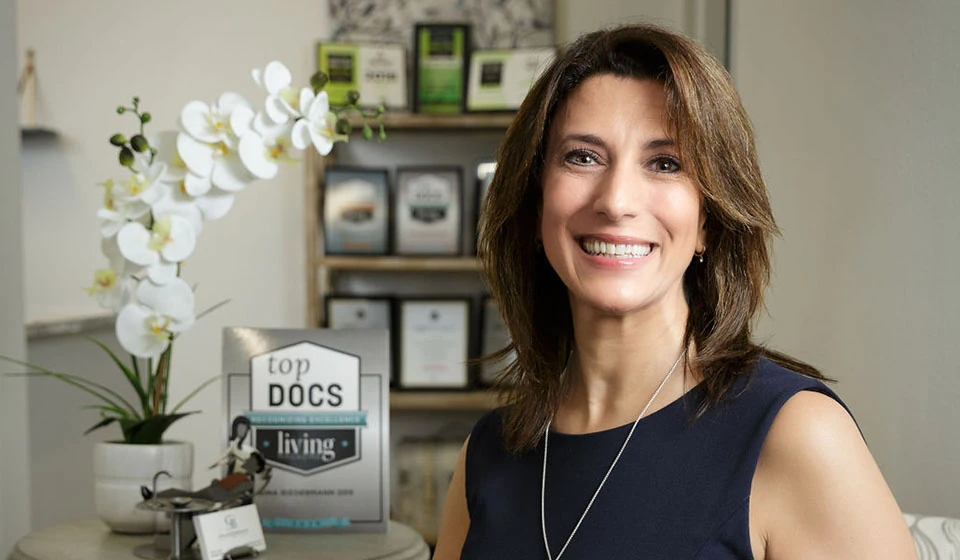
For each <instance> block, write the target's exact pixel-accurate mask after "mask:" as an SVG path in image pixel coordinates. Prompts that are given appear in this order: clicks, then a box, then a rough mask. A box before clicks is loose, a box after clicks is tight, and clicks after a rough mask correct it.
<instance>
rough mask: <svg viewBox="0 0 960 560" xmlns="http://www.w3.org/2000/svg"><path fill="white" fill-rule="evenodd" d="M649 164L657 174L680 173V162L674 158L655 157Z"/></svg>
mask: <svg viewBox="0 0 960 560" xmlns="http://www.w3.org/2000/svg"><path fill="white" fill-rule="evenodd" d="M650 164H651V166H652V169H653V170H654V171H655V172H657V173H676V172H678V171H680V162H679V161H677V159H676V158H672V157H668V156H659V157H656V158H654V159H653V161H651V162H650Z"/></svg>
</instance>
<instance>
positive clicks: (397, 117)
mask: <svg viewBox="0 0 960 560" xmlns="http://www.w3.org/2000/svg"><path fill="white" fill-rule="evenodd" d="M513 115H514V114H513V113H460V114H455V115H424V114H421V113H401V112H396V113H394V112H390V111H387V113H385V114H384V115H383V126H384V128H386V130H387V136H388V138H389V135H390V131H391V130H444V129H446V130H455V131H461V132H462V131H464V130H506V129H507V127H509V126H510V123H511V122H513ZM350 122H351V123H352V124H353V129H354V132H357V133H359V132H360V130H361V128H362V127H363V123H362V122H361V121H360V119H358V118H351V121H350Z"/></svg>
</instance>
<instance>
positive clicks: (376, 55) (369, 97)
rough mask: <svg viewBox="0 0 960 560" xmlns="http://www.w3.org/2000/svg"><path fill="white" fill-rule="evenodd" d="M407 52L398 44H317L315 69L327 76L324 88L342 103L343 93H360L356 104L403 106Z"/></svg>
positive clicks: (334, 103)
mask: <svg viewBox="0 0 960 560" xmlns="http://www.w3.org/2000/svg"><path fill="white" fill-rule="evenodd" d="M406 54H407V52H406V49H405V48H404V46H403V45H402V44H400V43H317V69H318V70H320V71H322V72H325V73H326V74H327V76H329V77H330V81H329V82H327V85H326V87H325V88H324V91H326V92H327V95H329V96H330V103H331V104H333V105H343V104H345V103H346V102H347V92H349V91H350V90H356V91H357V92H359V93H360V105H361V106H363V107H376V106H377V105H384V106H386V107H387V108H388V109H406V108H407V107H408V105H409V104H408V102H407V56H406Z"/></svg>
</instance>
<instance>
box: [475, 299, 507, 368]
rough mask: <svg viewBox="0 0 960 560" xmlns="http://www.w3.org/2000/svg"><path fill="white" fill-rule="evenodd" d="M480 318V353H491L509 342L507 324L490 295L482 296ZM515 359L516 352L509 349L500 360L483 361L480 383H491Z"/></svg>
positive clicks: (484, 354)
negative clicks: (508, 352)
mask: <svg viewBox="0 0 960 560" xmlns="http://www.w3.org/2000/svg"><path fill="white" fill-rule="evenodd" d="M480 319H481V321H480V322H481V323H482V325H481V327H480V331H481V336H480V354H481V355H482V356H488V355H490V354H493V353H494V352H496V351H498V350H502V349H504V348H506V347H507V346H508V345H509V344H510V331H508V330H507V326H506V325H505V324H504V322H503V318H502V317H501V315H500V308H499V306H498V305H497V301H496V300H495V299H493V298H492V297H485V298H483V307H482V309H481V314H480ZM515 359H516V353H515V352H514V351H511V352H510V354H508V355H507V356H505V357H503V358H502V359H500V360H495V361H491V360H488V361H485V362H483V364H482V365H481V367H480V379H479V381H480V384H481V385H483V386H490V385H493V384H494V383H495V382H496V380H497V377H499V375H500V372H501V371H503V370H504V369H505V368H506V367H507V366H508V365H509V364H510V363H511V362H513V361H514V360H515Z"/></svg>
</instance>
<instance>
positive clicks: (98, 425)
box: [83, 416, 117, 435]
mask: <svg viewBox="0 0 960 560" xmlns="http://www.w3.org/2000/svg"><path fill="white" fill-rule="evenodd" d="M116 421H117V419H116V418H115V417H113V416H109V417H107V418H104V419H103V420H101V421H99V422H97V423H96V424H94V425H93V426H90V427H89V428H87V431H85V432H83V435H87V434H89V433H90V432H92V431H94V430H99V429H100V428H103V427H105V426H109V425H110V424H113V423H114V422H116Z"/></svg>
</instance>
